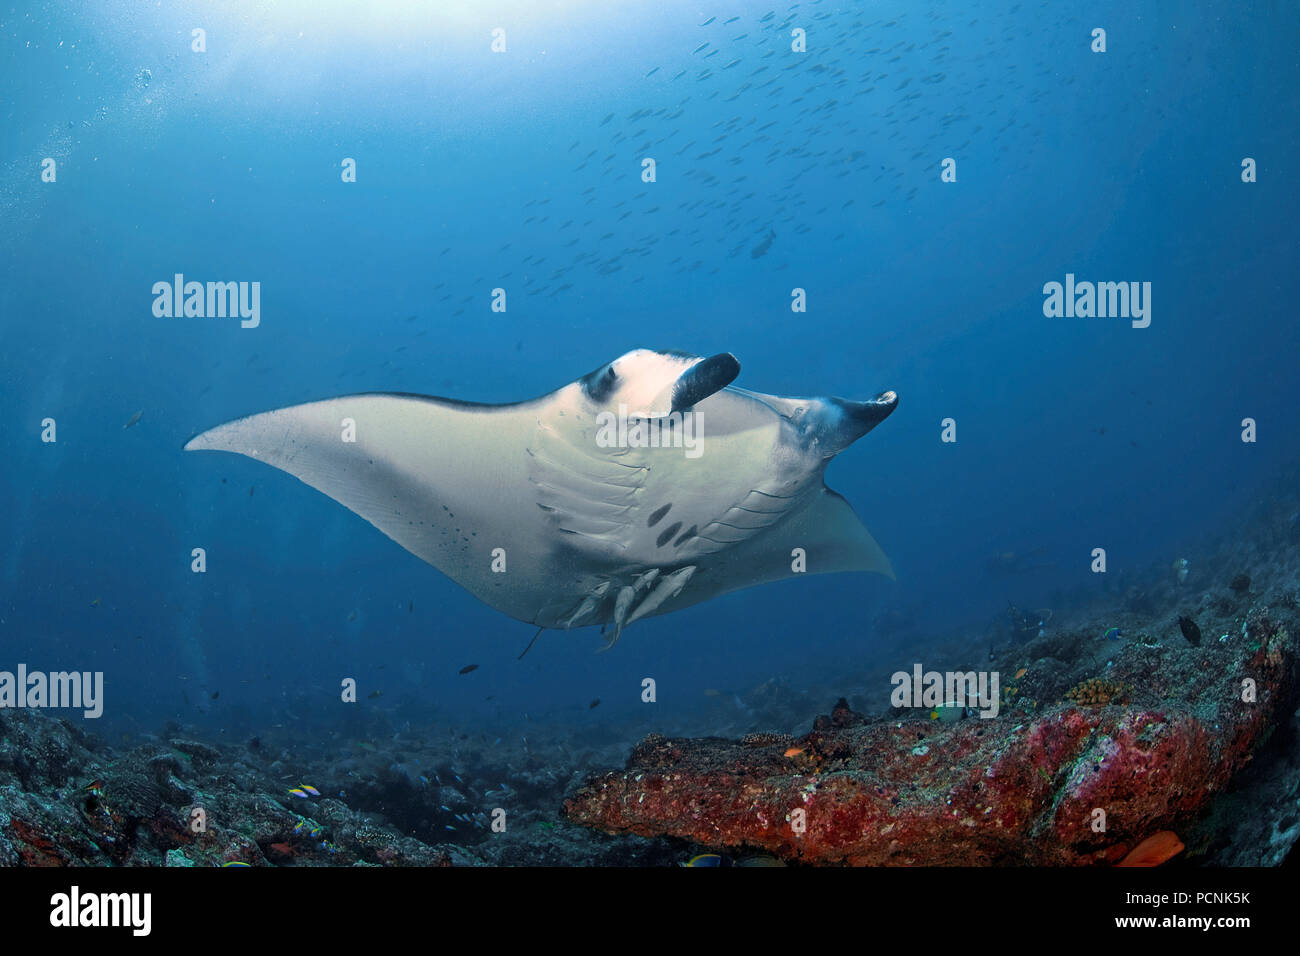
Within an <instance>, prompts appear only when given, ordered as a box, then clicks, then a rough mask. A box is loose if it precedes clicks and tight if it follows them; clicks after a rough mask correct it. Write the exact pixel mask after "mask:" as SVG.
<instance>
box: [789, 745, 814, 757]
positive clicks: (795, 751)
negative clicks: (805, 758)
mask: <svg viewBox="0 0 1300 956" xmlns="http://www.w3.org/2000/svg"><path fill="white" fill-rule="evenodd" d="M807 749H808V748H807V747H791V748H790V749H789V750H787V751H786V752H785V756H787V757H797V756H799V755H800V754H801V753H803V752H804V751H805V750H807Z"/></svg>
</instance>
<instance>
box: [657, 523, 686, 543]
mask: <svg viewBox="0 0 1300 956" xmlns="http://www.w3.org/2000/svg"><path fill="white" fill-rule="evenodd" d="M680 530H682V523H681V522H680V521H678V522H676V523H674V524H670V525H669V526H668V527H666V528H664V530H663V531H661V532H660V533H659V538H658V540H656V541H655V547H657V548H662V547H663V546H664V545H666V544H667V543H668V542H669V541H671V540H672V537H673V535H675V534H676V533H677V532H678V531H680Z"/></svg>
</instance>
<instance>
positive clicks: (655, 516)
mask: <svg viewBox="0 0 1300 956" xmlns="http://www.w3.org/2000/svg"><path fill="white" fill-rule="evenodd" d="M672 506H673V503H672V502H671V501H670V502H668V504H666V505H664V506H663V507H662V508H656V509H655V510H654V512H653V513H652V514H651V515H650V517H649V518H647V519H646V523H645V526H646V527H647V528H653V527H654V526H655V525H657V524H658V523H659V522H660V521H661V520H662V519H663V516H664V515H666V514H668V509H669V508H671V507H672Z"/></svg>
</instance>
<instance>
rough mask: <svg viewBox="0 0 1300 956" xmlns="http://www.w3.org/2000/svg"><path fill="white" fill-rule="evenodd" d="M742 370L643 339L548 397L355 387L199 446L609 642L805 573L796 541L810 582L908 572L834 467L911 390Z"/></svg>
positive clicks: (202, 438)
mask: <svg viewBox="0 0 1300 956" xmlns="http://www.w3.org/2000/svg"><path fill="white" fill-rule="evenodd" d="M739 371H740V366H739V364H738V363H737V362H736V360H735V358H734V357H732V356H731V355H730V354H728V353H723V354H722V355H716V356H713V357H712V358H701V357H699V356H694V355H686V354H683V353H678V352H656V351H651V350H647V349H638V350H636V351H633V352H629V353H628V354H626V355H624V356H622V357H620V358H618V359H615V360H614V361H613V362H610V363H608V364H606V365H602V366H601V367H600V368H598V369H596V370H595V371H594V372H592V373H591V374H589V375H586V376H583V377H582V378H581V379H578V380H577V381H575V382H571V383H570V384H568V385H565V386H564V387H563V388H560V389H558V390H557V391H554V392H551V393H550V394H548V395H544V396H542V397H541V398H537V399H534V400H532V401H526V402H519V403H517V404H511V405H477V404H471V403H466V402H458V401H453V400H449V399H442V398H430V397H426V396H421V395H402V394H389V393H371V394H362V395H348V396H344V397H341V398H331V399H326V400H324V401H319V402H310V403H308V404H305V405H294V406H292V407H289V408H281V409H278V410H276V411H270V412H263V413H261V414H257V415H251V416H249V417H247V418H241V419H238V420H236V421H232V422H228V423H226V424H224V425H219V426H217V427H216V428H213V429H211V430H209V431H205V432H203V433H202V434H200V435H197V436H196V437H194V438H193V439H191V440H190V441H189V443H188V444H186V446H185V448H186V450H187V451H195V450H218V451H230V452H237V453H239V454H242V455H247V456H248V457H250V458H255V459H257V460H258V461H261V462H265V463H266V464H268V465H273V466H275V467H276V468H279V469H281V470H282V471H286V472H288V473H289V474H291V475H293V476H295V477H296V478H299V479H301V480H302V481H304V482H306V483H307V484H309V485H311V486H312V487H313V488H316V489H317V490H319V491H321V492H323V493H325V494H326V495H329V496H330V497H331V498H333V499H334V500H335V501H337V502H339V503H340V504H342V505H344V506H345V507H347V508H349V509H351V510H352V511H354V512H356V513H357V514H358V515H360V516H361V517H363V518H365V519H366V520H367V521H369V522H370V523H371V524H373V525H374V526H375V527H376V528H378V529H379V530H380V531H382V532H384V534H386V535H388V536H389V537H390V538H392V539H393V540H394V541H396V542H397V543H398V544H400V545H401V546H402V547H404V548H406V549H407V550H408V551H410V552H411V553H412V554H414V555H416V556H417V557H419V558H421V559H422V560H424V561H427V562H428V563H429V564H432V565H433V566H434V567H436V568H437V569H438V570H440V571H442V572H443V573H444V574H446V575H447V576H448V577H450V578H451V579H452V580H454V581H456V582H457V583H458V584H460V585H461V586H462V587H464V588H465V589H466V590H468V591H469V592H470V593H471V594H473V595H475V596H476V597H477V598H479V599H480V600H482V601H483V602H484V603H486V604H488V605H490V606H491V607H493V608H496V609H497V610H499V611H501V612H503V613H505V614H508V615H510V616H511V617H513V618H516V619H518V620H520V621H525V622H527V623H530V624H535V625H538V626H540V627H543V628H562V629H567V628H571V627H580V626H584V625H590V624H600V625H606V626H607V630H608V631H609V641H610V643H611V644H612V643H613V642H614V641H616V640H617V639H618V636H619V634H620V633H621V632H622V630H623V628H624V627H625V626H627V625H628V624H630V623H632V622H634V621H636V620H639V619H640V618H643V617H648V616H651V615H656V614H666V613H668V612H669V611H676V610H680V609H681V608H684V607H688V606H690V605H692V604H698V603H699V602H701V601H707V600H708V599H709V598H712V597H716V596H717V595H719V594H725V593H727V592H728V591H735V590H738V589H740V588H747V587H751V586H753V585H755V584H762V583H764V582H768V581H776V580H780V579H782V578H786V577H791V576H793V575H794V574H795V573H797V572H796V571H795V570H794V567H795V563H796V558H795V549H802V552H801V553H802V555H803V556H804V558H803V560H804V561H805V563H806V565H805V566H806V571H807V573H812V574H816V573H826V572H832V571H875V572H879V573H881V574H885V575H888V576H890V577H893V572H892V570H891V568H890V565H889V561H888V559H887V558H886V557H885V555H884V553H883V552H882V551H881V550H880V548H879V546H878V545H877V544H876V542H875V541H874V540H873V539H872V537H871V535H870V534H869V533H868V532H867V529H866V528H865V527H864V526H863V525H862V522H861V521H859V520H858V517H857V515H856V514H854V512H853V509H852V508H851V507H850V506H849V504H848V502H846V501H845V500H844V499H843V498H841V497H840V496H839V495H838V494H836V493H835V492H833V491H831V490H830V489H828V488H827V487H826V485H825V484H824V483H823V480H822V474H823V472H824V471H825V469H826V464H827V462H829V461H830V459H831V458H832V457H834V455H835V454H837V453H838V452H839V451H841V450H843V449H844V448H846V447H847V446H848V445H849V444H851V443H852V442H853V441H855V440H856V439H857V438H859V437H861V436H862V435H863V434H865V433H866V432H867V431H869V430H870V429H871V428H873V427H874V426H875V425H876V424H878V423H879V422H881V421H883V420H884V418H885V417H886V416H888V415H889V413H890V412H892V411H893V410H894V408H895V406H896V405H897V401H898V399H897V396H895V395H894V393H893V392H885V393H883V394H882V395H880V396H878V397H877V398H876V399H874V400H873V401H870V402H849V401H844V400H841V399H835V398H811V399H801V398H780V397H777V396H773V395H761V394H758V393H756V392H749V391H745V390H743V389H739V388H735V387H733V386H732V385H731V384H730V383H731V382H732V381H733V380H734V379H735V377H736V375H737V374H738V373H739ZM349 421H350V422H351V423H354V425H353V427H352V428H351V429H349V428H348V422H349ZM659 426H662V427H659ZM620 428H621V431H620ZM655 428H659V431H658V434H659V436H660V437H659V440H658V441H657V442H656V444H657V446H658V447H648V444H649V439H648V437H647V436H648V435H649V434H650V433H651V432H652V431H653V430H654V429H655ZM663 436H667V437H663ZM347 438H351V439H352V440H345V439H347ZM692 438H693V439H694V445H693V446H692V447H686V446H685V445H684V442H685V441H687V440H690V439H692ZM503 567H504V570H502V568H503Z"/></svg>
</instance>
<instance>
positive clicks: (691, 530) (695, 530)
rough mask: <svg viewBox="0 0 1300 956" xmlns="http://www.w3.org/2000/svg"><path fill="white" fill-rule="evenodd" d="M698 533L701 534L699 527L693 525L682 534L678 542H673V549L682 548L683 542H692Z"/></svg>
mask: <svg viewBox="0 0 1300 956" xmlns="http://www.w3.org/2000/svg"><path fill="white" fill-rule="evenodd" d="M698 533H699V531H698V526H697V525H691V526H690V527H689V528H687V529H686V530H685V531H684V532H682V536H681V537H680V538H678V539H677V540H676V541H674V542H673V547H674V548H680V547H681V546H682V543H683V542H685V541H688V540H690V539H691V538H693V537H695V536H696V535H697V534H698Z"/></svg>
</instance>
